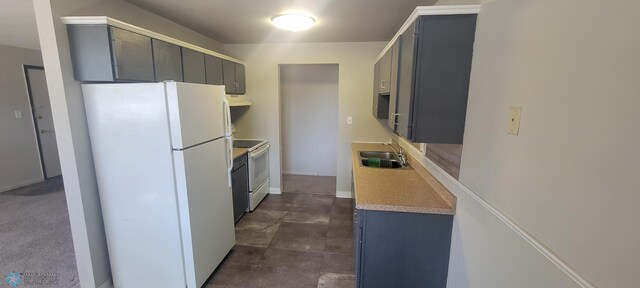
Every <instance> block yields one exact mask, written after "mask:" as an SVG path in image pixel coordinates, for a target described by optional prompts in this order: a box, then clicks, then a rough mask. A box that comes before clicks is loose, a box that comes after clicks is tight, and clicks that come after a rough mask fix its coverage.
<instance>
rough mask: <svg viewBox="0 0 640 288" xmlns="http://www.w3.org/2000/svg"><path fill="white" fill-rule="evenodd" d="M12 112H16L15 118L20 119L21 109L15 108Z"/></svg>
mask: <svg viewBox="0 0 640 288" xmlns="http://www.w3.org/2000/svg"><path fill="white" fill-rule="evenodd" d="M14 113H15V114H16V119H21V118H22V111H21V110H15V111H14Z"/></svg>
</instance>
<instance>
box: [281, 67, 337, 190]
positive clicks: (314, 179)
mask: <svg viewBox="0 0 640 288" xmlns="http://www.w3.org/2000/svg"><path fill="white" fill-rule="evenodd" d="M280 103H281V107H280V111H281V114H280V115H281V116H280V117H281V118H280V131H281V143H282V155H281V157H282V174H283V175H282V179H283V192H285V193H286V192H298V193H312V194H327V195H335V192H336V174H337V166H338V162H337V161H338V160H337V159H338V158H337V146H338V64H287V65H280Z"/></svg>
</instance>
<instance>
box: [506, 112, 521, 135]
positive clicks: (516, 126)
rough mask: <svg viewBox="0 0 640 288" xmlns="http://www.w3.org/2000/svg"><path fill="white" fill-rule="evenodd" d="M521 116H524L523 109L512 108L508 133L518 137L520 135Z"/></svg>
mask: <svg viewBox="0 0 640 288" xmlns="http://www.w3.org/2000/svg"><path fill="white" fill-rule="evenodd" d="M520 114H522V107H511V108H510V109H509V124H508V126H507V133H509V134H512V135H516V136H517V135H518V133H520Z"/></svg>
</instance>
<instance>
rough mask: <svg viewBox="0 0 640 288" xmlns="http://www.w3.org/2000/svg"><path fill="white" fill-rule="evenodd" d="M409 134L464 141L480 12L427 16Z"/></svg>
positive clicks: (421, 26)
mask: <svg viewBox="0 0 640 288" xmlns="http://www.w3.org/2000/svg"><path fill="white" fill-rule="evenodd" d="M418 19H419V21H420V22H419V23H420V24H419V27H418V30H419V36H418V37H417V38H416V39H418V40H417V42H418V45H417V47H419V48H418V49H417V50H416V62H415V63H416V65H417V66H416V68H415V69H414V73H415V76H414V77H415V82H414V91H413V100H412V103H411V105H412V107H413V109H412V112H413V113H412V115H411V120H410V123H411V129H410V130H409V135H408V137H407V139H410V140H411V141H413V142H423V143H447V144H461V143H462V140H463V135H464V127H465V118H466V113H467V98H468V95H469V80H470V73H471V61H472V57H473V42H474V39H475V25H476V15H473V14H469V15H447V16H421V17H420V18H418Z"/></svg>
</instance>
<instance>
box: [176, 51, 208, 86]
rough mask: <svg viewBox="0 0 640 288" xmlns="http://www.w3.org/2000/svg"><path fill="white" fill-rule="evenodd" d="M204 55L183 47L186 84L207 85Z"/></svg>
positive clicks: (183, 70)
mask: <svg viewBox="0 0 640 288" xmlns="http://www.w3.org/2000/svg"><path fill="white" fill-rule="evenodd" d="M204 67H205V66H204V53H202V52H198V51H195V50H191V49H189V48H185V47H182V73H183V75H184V82H188V83H199V84H206V83H207V80H206V76H205V73H206V72H205V68H204Z"/></svg>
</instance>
